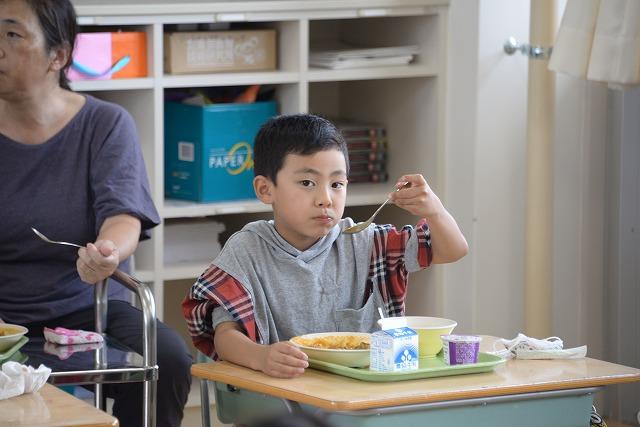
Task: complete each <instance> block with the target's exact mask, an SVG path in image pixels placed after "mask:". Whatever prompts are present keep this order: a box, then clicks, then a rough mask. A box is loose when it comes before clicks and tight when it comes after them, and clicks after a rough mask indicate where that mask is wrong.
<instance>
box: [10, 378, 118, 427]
mask: <svg viewBox="0 0 640 427" xmlns="http://www.w3.org/2000/svg"><path fill="white" fill-rule="evenodd" d="M0 425H1V426H3V427H23V426H24V427H80V426H82V427H117V426H118V425H119V423H118V419H117V418H114V417H112V416H111V415H109V414H107V413H105V412H102V411H101V410H99V409H97V408H95V407H93V406H91V405H90V404H88V403H87V402H84V401H82V400H80V399H78V398H77V397H74V396H72V395H70V394H69V393H66V392H64V391H62V390H60V389H59V388H57V387H55V386H53V385H51V384H45V385H44V386H43V387H42V388H41V389H40V390H39V391H38V392H37V393H33V394H23V395H20V396H16V397H12V398H10V399H6V400H0Z"/></svg>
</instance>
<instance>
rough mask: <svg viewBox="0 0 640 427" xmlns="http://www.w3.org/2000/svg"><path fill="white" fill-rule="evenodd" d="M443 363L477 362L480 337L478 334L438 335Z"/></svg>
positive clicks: (463, 363)
mask: <svg viewBox="0 0 640 427" xmlns="http://www.w3.org/2000/svg"><path fill="white" fill-rule="evenodd" d="M440 338H441V339H442V344H443V345H442V352H443V359H444V363H446V364H447V365H465V364H468V363H478V353H479V352H480V341H481V340H482V338H481V337H479V336H478V335H440Z"/></svg>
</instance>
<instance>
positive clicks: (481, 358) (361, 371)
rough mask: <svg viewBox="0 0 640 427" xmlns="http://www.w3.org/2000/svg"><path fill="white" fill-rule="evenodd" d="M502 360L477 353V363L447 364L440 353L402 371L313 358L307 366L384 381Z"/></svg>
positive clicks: (476, 369) (481, 368)
mask: <svg viewBox="0 0 640 427" xmlns="http://www.w3.org/2000/svg"><path fill="white" fill-rule="evenodd" d="M503 362H504V359H502V358H500V357H498V356H494V355H493V354H488V353H480V354H479V355H478V363H469V364H466V365H452V366H449V365H447V364H446V363H444V360H443V359H442V355H440V356H437V357H434V358H426V359H420V365H419V367H418V369H417V370H415V371H404V372H378V371H372V370H370V369H369V368H349V367H346V366H342V365H336V364H335V363H329V362H322V361H320V360H314V359H310V360H309V366H310V367H311V368H314V369H318V370H321V371H326V372H331V373H332V374H337V375H342V376H345V377H350V378H355V379H357V380H362V381H377V382H384V381H405V380H417V379H420V378H435V377H446V376H450V375H462V374H477V373H480V372H489V371H492V370H493V369H494V368H495V367H496V366H497V365H499V364H501V363H503Z"/></svg>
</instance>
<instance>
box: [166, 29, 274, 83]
mask: <svg viewBox="0 0 640 427" xmlns="http://www.w3.org/2000/svg"><path fill="white" fill-rule="evenodd" d="M275 68H276V31H275V30H235V31H193V32H174V33H167V34H165V36H164V71H165V73H168V74H184V73H208V72H225V71H255V70H274V69H275Z"/></svg>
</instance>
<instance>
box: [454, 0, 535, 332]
mask: <svg viewBox="0 0 640 427" xmlns="http://www.w3.org/2000/svg"><path fill="white" fill-rule="evenodd" d="M449 25H450V26H449V28H450V38H449V55H450V56H449V80H448V84H449V90H448V93H447V99H448V103H449V104H448V109H447V117H448V129H447V138H448V141H447V147H450V151H449V153H448V160H449V162H448V166H449V168H448V171H447V182H448V183H449V182H450V183H453V184H451V185H450V186H449V187H448V188H447V197H446V200H447V206H448V208H449V209H450V210H451V212H452V213H453V215H454V216H455V217H456V219H457V220H458V221H459V223H460V224H461V226H462V228H463V232H464V233H465V236H466V237H467V239H468V240H469V243H470V253H469V255H468V256H467V258H466V259H465V260H464V261H462V262H460V263H458V264H456V265H452V266H448V267H447V269H446V270H445V274H446V282H445V283H446V289H445V290H444V295H445V297H444V309H443V312H444V314H445V315H447V316H448V317H451V318H453V319H456V320H458V323H459V325H460V326H459V328H458V329H459V330H460V331H469V332H475V333H483V334H491V335H499V336H508V337H511V336H515V334H516V333H517V332H519V331H522V330H523V327H524V317H523V305H522V304H523V284H524V269H523V268H524V264H523V259H524V255H523V254H524V241H523V239H524V188H525V148H526V107H527V98H526V93H527V59H526V58H525V57H524V56H521V55H517V56H507V55H505V54H504V53H503V50H502V45H503V44H504V41H505V40H506V39H507V37H509V36H514V37H516V38H517V39H518V40H521V41H526V40H527V39H528V35H529V1H528V0H481V1H477V0H452V2H451V6H450V24H449Z"/></svg>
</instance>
